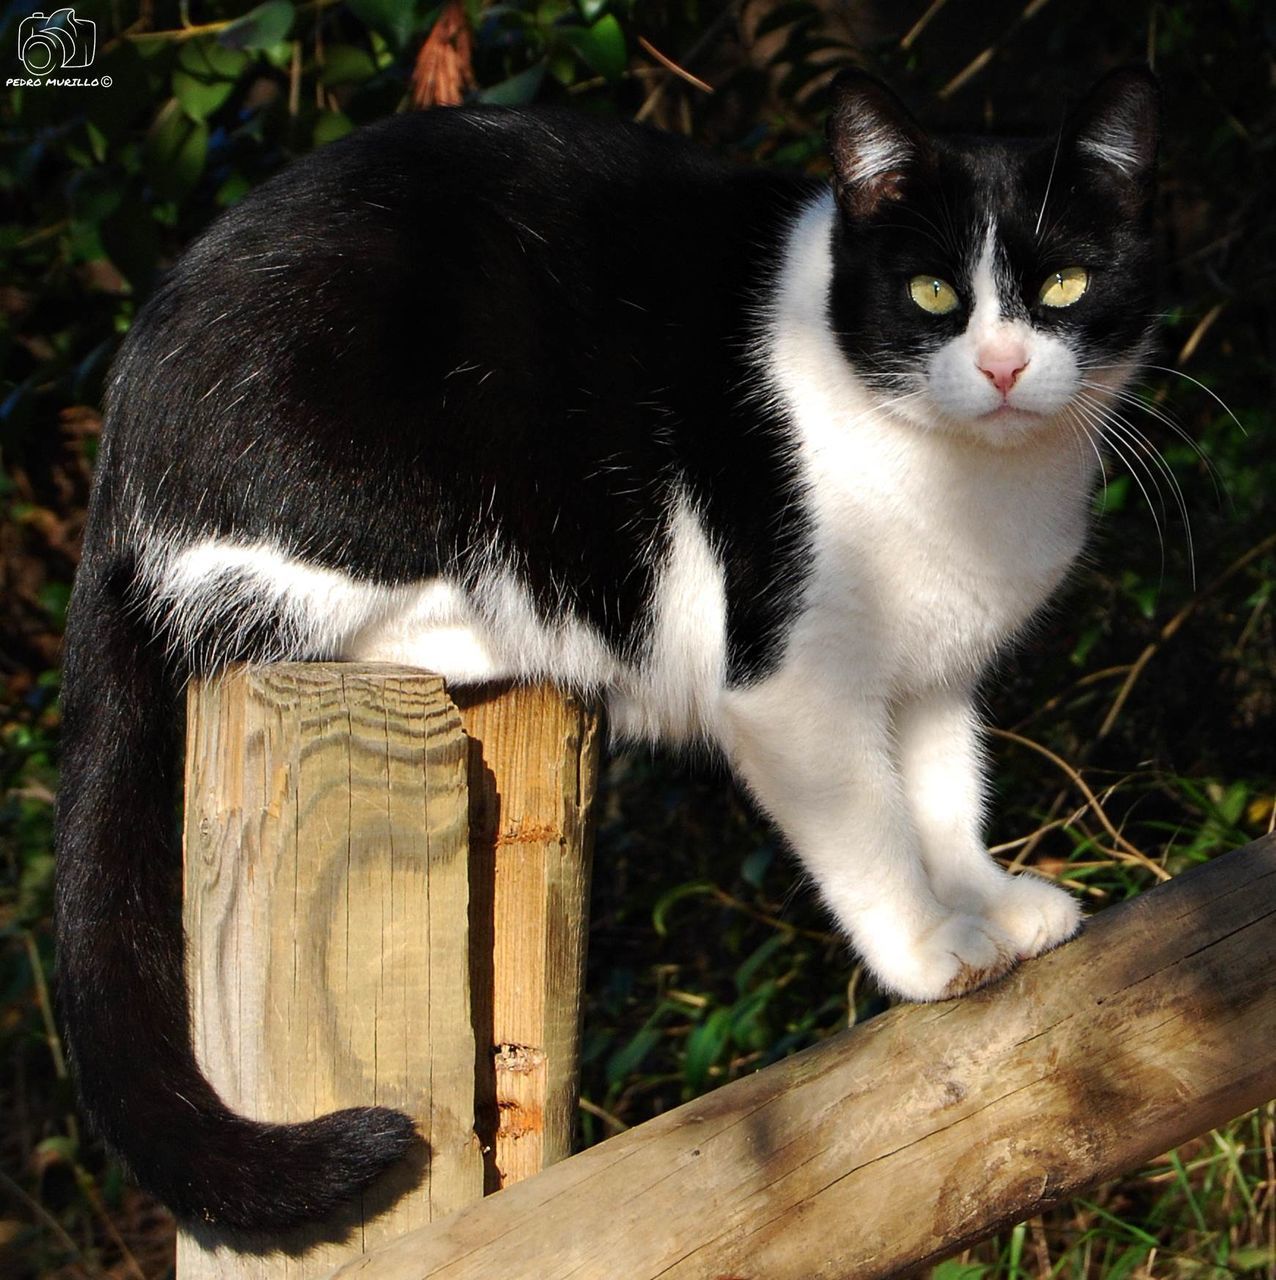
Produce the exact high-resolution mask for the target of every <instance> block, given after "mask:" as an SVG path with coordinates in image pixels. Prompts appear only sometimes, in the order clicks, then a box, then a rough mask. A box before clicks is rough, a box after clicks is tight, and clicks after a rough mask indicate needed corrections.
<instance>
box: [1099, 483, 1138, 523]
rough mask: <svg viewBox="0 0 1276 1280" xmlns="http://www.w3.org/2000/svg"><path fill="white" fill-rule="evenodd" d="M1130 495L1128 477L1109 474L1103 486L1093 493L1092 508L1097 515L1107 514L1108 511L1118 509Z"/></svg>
mask: <svg viewBox="0 0 1276 1280" xmlns="http://www.w3.org/2000/svg"><path fill="white" fill-rule="evenodd" d="M1129 496H1130V477H1129V476H1111V477H1110V478H1109V479H1108V482H1107V483H1106V484H1105V485H1104V486H1103V488H1102V489H1101V490H1100V491H1099V492H1098V494H1096V495H1095V500H1094V509H1095V512H1096V513H1097V514H1099V515H1107V514H1108V512H1110V511H1120V510H1121V509H1122V508H1123V507H1124V506H1125V504H1126V500H1127V499H1128V498H1129Z"/></svg>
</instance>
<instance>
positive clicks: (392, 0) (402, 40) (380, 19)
mask: <svg viewBox="0 0 1276 1280" xmlns="http://www.w3.org/2000/svg"><path fill="white" fill-rule="evenodd" d="M346 7H347V8H348V9H349V10H350V12H351V13H353V14H354V16H355V17H356V18H358V19H359V21H360V22H362V23H363V24H364V25H365V26H369V27H371V28H372V29H373V31H377V32H380V34H381V35H383V36H385V38H386V39H387V40H389V42H390V43H391V44H392V45H393V46H394V47H395V48H396V49H402V48H403V46H404V45H405V44H407V42H408V37H409V36H410V35H411V34H412V32H413V30H414V29H415V27H416V6H415V5H414V4H413V3H412V0H346Z"/></svg>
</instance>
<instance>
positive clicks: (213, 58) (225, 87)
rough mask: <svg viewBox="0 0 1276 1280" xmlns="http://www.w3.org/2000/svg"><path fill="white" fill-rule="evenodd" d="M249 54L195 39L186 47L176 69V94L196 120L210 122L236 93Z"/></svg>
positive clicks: (191, 116) (210, 41)
mask: <svg viewBox="0 0 1276 1280" xmlns="http://www.w3.org/2000/svg"><path fill="white" fill-rule="evenodd" d="M248 63H249V57H248V54H246V53H244V52H243V51H242V50H240V49H227V48H224V47H223V46H222V45H220V44H218V43H217V42H216V41H215V40H192V41H190V42H189V43H188V44H185V45H183V46H182V49H181V52H180V53H179V54H178V55H177V66H176V67H175V68H174V69H173V94H174V96H175V97H176V98H177V100H178V102H180V103H181V104H182V110H184V111H185V112H186V114H187V115H188V116H190V118H191V119H192V120H196V121H199V120H206V119H207V118H208V117H209V116H210V115H212V114H213V112H214V111H216V110H217V108H218V107H220V106H221V105H222V104H223V103H224V102H225V101H226V99H227V98H229V97H230V95H231V94H232V93H233V92H234V91H235V85H236V83H237V81H238V79H239V76H240V74H241V73H242V72H243V70H244V68H245V67H246V66H247V65H248Z"/></svg>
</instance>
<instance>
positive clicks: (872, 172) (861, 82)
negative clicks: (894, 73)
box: [826, 69, 931, 218]
mask: <svg viewBox="0 0 1276 1280" xmlns="http://www.w3.org/2000/svg"><path fill="white" fill-rule="evenodd" d="M831 88H832V93H833V111H832V114H830V116H829V118H828V125H827V128H826V134H827V138H828V149H829V157H830V159H831V160H832V161H833V179H834V188H835V190H836V192H837V201H838V204H839V205H840V206H841V207H842V211H843V212H844V213H845V214H846V215H847V216H848V217H851V218H869V217H872V215H873V214H874V213H876V212H877V210H878V209H880V208H881V207H882V205H883V204H885V203H887V202H890V201H893V200H898V199H899V198H900V197H901V196H902V195H903V193H904V187H905V184H906V182H907V179H908V176H909V174H910V173H911V172H913V171H914V170H915V169H917V168H918V167H919V166H920V165H922V164H924V163H926V162H927V161H928V160H929V159H930V156H931V146H930V141H929V139H928V138H927V137H926V134H925V131H924V130H923V129H922V128H921V126H920V125H919V124H918V123H917V122H916V121H915V120H914V119H913V117H912V116H911V115H910V114H909V113H908V109H907V108H906V107H905V106H904V104H903V103H902V102H900V100H899V99H898V98H897V97H896V96H895V95H894V94H893V93H892V92H891V91H890V90H889V89H888V88H887V87H886V86H885V85H884V84H882V83H881V81H879V80H875V79H874V78H873V77H872V76H870V75H868V74H867V73H866V72H863V71H858V70H854V69H848V70H845V71H842V72H839V73H838V75H837V77H836V79H835V80H834V81H833V83H832V86H831Z"/></svg>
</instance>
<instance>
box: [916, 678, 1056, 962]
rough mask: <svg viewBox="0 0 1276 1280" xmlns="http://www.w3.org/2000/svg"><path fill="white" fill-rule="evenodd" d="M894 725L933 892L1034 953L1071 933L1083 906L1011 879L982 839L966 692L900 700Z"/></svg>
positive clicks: (1049, 888)
mask: <svg viewBox="0 0 1276 1280" xmlns="http://www.w3.org/2000/svg"><path fill="white" fill-rule="evenodd" d="M894 730H895V738H896V743H897V750H898V756H899V767H900V773H901V775H902V778H903V785H904V791H905V795H906V797H907V801H908V808H909V812H910V814H911V816H912V820H913V824H914V826H915V828H916V830H917V835H918V838H919V840H920V841H921V854H922V860H923V862H924V864H925V867H926V871H927V874H928V875H929V877H930V883H931V887H932V888H933V889H934V891H935V895H936V896H937V897H938V898H940V899H941V900H942V901H944V902H947V903H949V904H950V905H951V906H953V907H954V908H956V909H959V910H963V911H969V912H972V913H975V914H979V915H983V916H985V917H986V918H987V919H988V920H990V921H991V922H992V923H993V924H994V925H996V927H997V928H998V929H1000V930H1001V931H1002V932H1004V933H1005V934H1007V935H1008V936H1009V937H1010V938H1011V939H1012V940H1013V941H1014V945H1015V949H1016V951H1017V953H1018V955H1020V956H1024V957H1026V956H1035V955H1038V954H1039V953H1040V952H1042V951H1046V950H1048V949H1049V948H1050V947H1053V946H1057V945H1058V944H1059V943H1060V942H1063V941H1065V940H1066V939H1067V938H1070V937H1071V936H1072V935H1073V934H1074V933H1075V932H1076V931H1077V929H1078V927H1079V926H1080V923H1081V908H1080V905H1079V904H1078V903H1077V900H1076V899H1075V898H1074V897H1073V896H1072V895H1071V894H1070V893H1068V892H1066V891H1065V890H1063V889H1059V888H1057V887H1056V886H1054V885H1052V884H1050V883H1048V882H1047V881H1045V880H1042V879H1041V878H1040V877H1038V876H1035V875H1032V874H1031V873H1023V874H1020V875H1016V876H1012V875H1010V874H1008V873H1007V872H1005V871H1003V870H1002V868H1001V867H1000V866H999V865H998V864H997V863H996V862H995V861H994V860H993V858H992V857H991V856H990V855H989V854H988V852H987V851H986V848H985V846H984V841H983V812H984V786H983V773H984V762H983V752H982V751H981V749H980V743H979V729H978V721H977V719H976V716H975V710H974V706H973V704H972V701H971V698H970V695H969V694H968V693H967V692H966V691H965V690H955V689H931V690H928V691H927V692H925V693H923V694H919V695H915V696H912V697H908V698H905V699H903V700H901V701H900V702H899V703H897V705H896V707H895V714H894Z"/></svg>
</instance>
